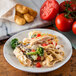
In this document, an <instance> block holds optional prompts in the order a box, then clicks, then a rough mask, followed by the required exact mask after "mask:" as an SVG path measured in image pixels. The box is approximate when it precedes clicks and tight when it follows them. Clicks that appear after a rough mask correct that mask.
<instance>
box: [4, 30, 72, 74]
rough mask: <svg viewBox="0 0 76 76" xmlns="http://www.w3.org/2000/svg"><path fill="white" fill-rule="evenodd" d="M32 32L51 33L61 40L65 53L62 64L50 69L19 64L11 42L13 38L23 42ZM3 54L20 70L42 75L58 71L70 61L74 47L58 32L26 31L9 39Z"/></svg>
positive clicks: (59, 63)
mask: <svg viewBox="0 0 76 76" xmlns="http://www.w3.org/2000/svg"><path fill="white" fill-rule="evenodd" d="M32 30H38V31H41V32H43V33H49V34H54V35H56V36H57V37H58V38H59V43H60V44H62V45H63V46H64V52H65V57H64V60H63V61H62V62H58V63H56V64H55V65H54V66H53V67H50V68H35V67H34V68H32V67H24V66H22V65H21V64H20V63H19V61H18V59H17V58H16V57H15V56H14V54H13V49H12V48H11V46H10V41H11V40H12V39H13V38H18V39H19V41H21V40H22V39H23V38H25V37H27V36H28V32H30V31H32ZM3 54H4V57H5V59H6V60H7V62H8V63H9V64H10V65H12V66H13V67H15V68H17V69H19V70H22V71H27V72H33V73H41V72H42V73H43V72H49V71H53V70H56V69H58V68H59V67H61V66H63V65H64V64H65V63H66V62H67V61H68V60H69V59H70V57H71V55H72V46H71V43H70V41H69V40H68V39H67V38H66V37H65V36H64V35H62V34H60V33H59V32H56V31H54V30H48V29H31V30H26V31H23V32H20V33H18V34H16V35H14V36H12V37H11V38H10V39H8V40H7V42H6V43H5V45H4V49H3ZM8 68H9V67H8Z"/></svg>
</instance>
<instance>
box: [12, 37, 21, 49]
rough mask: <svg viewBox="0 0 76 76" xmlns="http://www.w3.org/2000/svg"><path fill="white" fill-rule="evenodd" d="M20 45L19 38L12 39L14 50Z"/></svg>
mask: <svg viewBox="0 0 76 76" xmlns="http://www.w3.org/2000/svg"><path fill="white" fill-rule="evenodd" d="M19 44H20V43H19V42H18V39H17V38H14V39H12V41H11V47H12V48H13V49H15V48H16V47H17V45H19Z"/></svg>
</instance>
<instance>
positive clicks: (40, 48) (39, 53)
mask: <svg viewBox="0 0 76 76" xmlns="http://www.w3.org/2000/svg"><path fill="white" fill-rule="evenodd" d="M26 54H27V55H35V54H38V55H39V56H43V54H44V49H43V48H42V47H39V48H37V50H36V51H35V52H29V53H26Z"/></svg>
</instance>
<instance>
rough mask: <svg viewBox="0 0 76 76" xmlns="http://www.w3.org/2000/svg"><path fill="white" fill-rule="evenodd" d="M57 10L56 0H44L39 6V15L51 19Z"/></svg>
mask: <svg viewBox="0 0 76 76" xmlns="http://www.w3.org/2000/svg"><path fill="white" fill-rule="evenodd" d="M58 12H59V4H58V2H57V1H56V0H46V1H45V2H44V3H43V5H42V6H41V8H40V17H41V19H43V20H48V21H49V20H52V19H54V18H55V16H56V15H57V13H58Z"/></svg>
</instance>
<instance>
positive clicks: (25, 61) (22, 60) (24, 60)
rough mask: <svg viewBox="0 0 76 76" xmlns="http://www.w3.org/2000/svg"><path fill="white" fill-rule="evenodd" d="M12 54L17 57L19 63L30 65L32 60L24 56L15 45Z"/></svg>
mask: <svg viewBox="0 0 76 76" xmlns="http://www.w3.org/2000/svg"><path fill="white" fill-rule="evenodd" d="M13 53H14V55H15V56H16V57H17V58H18V60H19V61H20V63H21V64H22V65H24V66H31V64H32V61H31V60H30V59H28V58H26V56H25V55H23V52H22V51H21V50H20V49H19V48H18V47H16V49H15V50H14V51H13Z"/></svg>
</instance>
